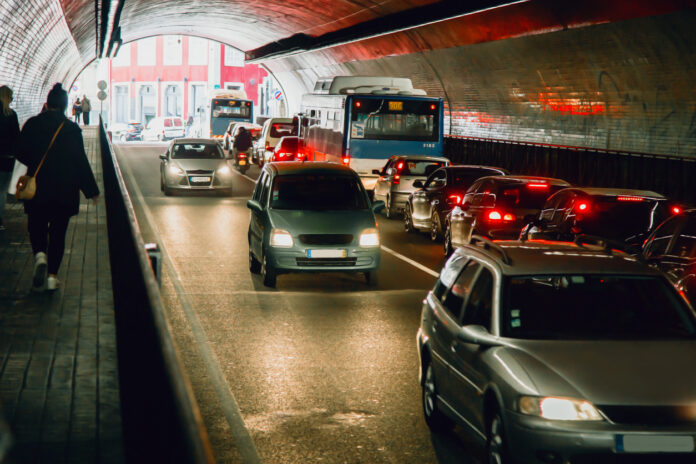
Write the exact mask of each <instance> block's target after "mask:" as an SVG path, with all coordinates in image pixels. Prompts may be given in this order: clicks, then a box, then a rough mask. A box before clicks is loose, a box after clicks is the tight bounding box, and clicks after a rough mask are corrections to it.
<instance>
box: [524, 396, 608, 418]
mask: <svg viewBox="0 0 696 464" xmlns="http://www.w3.org/2000/svg"><path fill="white" fill-rule="evenodd" d="M518 408H519V411H520V412H521V413H522V414H529V415H531V416H539V417H543V418H544V419H549V420H563V421H601V420H604V419H603V417H602V415H601V414H600V413H599V411H597V409H596V408H595V407H594V406H593V405H592V403H590V402H589V401H585V400H576V399H573V398H559V397H554V396H546V397H536V396H522V397H521V398H520V400H519V402H518Z"/></svg>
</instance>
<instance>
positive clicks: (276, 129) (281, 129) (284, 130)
mask: <svg viewBox="0 0 696 464" xmlns="http://www.w3.org/2000/svg"><path fill="white" fill-rule="evenodd" d="M286 135H297V130H295V126H294V125H293V124H292V123H280V122H277V123H273V124H271V137H273V138H276V139H278V138H280V137H285V136H286Z"/></svg>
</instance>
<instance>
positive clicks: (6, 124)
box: [0, 85, 19, 230]
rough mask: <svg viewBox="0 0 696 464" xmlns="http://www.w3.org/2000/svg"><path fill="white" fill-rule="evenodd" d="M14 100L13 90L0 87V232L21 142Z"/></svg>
mask: <svg viewBox="0 0 696 464" xmlns="http://www.w3.org/2000/svg"><path fill="white" fill-rule="evenodd" d="M12 98H13V94H12V89H11V88H9V87H8V86H6V85H3V86H2V87H0V141H1V143H0V230H5V224H4V222H3V215H4V212H5V202H6V201H7V191H8V189H9V186H10V180H11V179H12V171H13V170H14V165H15V156H16V155H17V151H16V150H17V146H18V143H17V142H18V140H19V121H18V120H17V113H15V112H14V110H13V109H12V108H10V103H11V102H12Z"/></svg>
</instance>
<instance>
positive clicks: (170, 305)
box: [115, 143, 481, 464]
mask: <svg viewBox="0 0 696 464" xmlns="http://www.w3.org/2000/svg"><path fill="white" fill-rule="evenodd" d="M165 146H166V145H165V144H159V145H157V144H141V143H128V144H117V145H116V146H115V148H116V153H117V156H118V160H119V164H120V165H121V169H122V171H123V172H124V177H125V179H126V184H127V186H128V189H129V192H130V195H131V197H132V199H133V202H134V205H135V208H136V214H137V216H138V221H139V223H140V227H141V229H142V231H143V236H144V238H145V240H146V242H147V241H154V242H157V243H159V244H160V246H161V247H162V249H163V251H164V271H163V274H164V277H163V285H162V294H163V298H164V301H165V304H166V306H167V311H168V316H169V318H170V323H171V325H172V329H173V332H174V335H175V339H176V341H177V344H178V346H179V348H180V351H181V356H182V359H183V362H184V365H185V367H186V369H187V372H188V374H189V376H190V377H191V381H192V384H193V386H194V390H195V394H196V397H197V399H198V402H199V404H200V407H201V411H202V413H203V416H204V419H205V422H206V425H207V428H208V433H209V435H210V438H211V442H212V444H213V447H214V451H215V454H216V458H217V460H218V462H226V463H227V462H232V463H236V462H239V463H245V464H246V463H254V462H263V463H273V464H276V463H278V464H280V463H307V462H322V463H431V462H432V463H450V462H452V463H453V462H458V463H461V462H464V463H475V462H479V461H480V459H481V458H480V455H481V450H480V449H478V448H476V447H475V446H474V445H473V444H472V443H471V442H470V440H469V438H468V437H467V436H466V435H465V433H464V432H463V431H462V430H460V429H459V428H456V429H455V430H454V431H453V432H451V433H448V434H444V435H433V434H431V433H430V431H429V430H428V428H427V426H426V425H425V422H424V420H423V415H422V410H421V402H420V386H419V384H418V357H417V353H416V331H417V329H418V325H419V317H420V310H421V302H422V300H423V298H424V297H425V295H426V293H427V291H428V290H429V289H430V288H432V286H433V284H434V281H435V277H434V276H433V274H435V273H436V272H437V271H439V269H440V268H441V266H442V263H443V255H442V248H441V245H440V244H433V243H432V242H430V240H429V239H428V237H427V236H426V235H424V234H406V233H405V232H404V230H403V227H402V224H401V221H400V220H389V219H385V218H384V217H382V216H379V217H378V222H379V230H380V237H381V240H382V244H383V245H384V247H386V249H384V248H383V251H382V265H381V268H380V270H379V285H378V286H377V287H369V286H367V285H366V284H365V282H364V280H363V277H362V275H360V274H356V275H351V274H329V273H326V274H299V275H281V276H280V277H279V278H278V285H277V289H268V288H266V287H264V286H263V284H262V283H261V279H260V278H259V277H258V276H255V275H252V274H251V273H250V272H249V270H248V246H247V241H246V236H247V229H248V225H249V211H248V209H247V208H246V201H247V199H248V198H249V197H250V195H251V192H252V190H253V187H254V183H253V180H254V179H255V178H256V176H257V175H258V172H259V171H258V169H257V168H256V167H253V168H252V169H251V170H250V171H249V172H248V173H247V176H242V175H237V176H236V178H235V180H236V182H235V188H234V194H233V195H232V196H231V197H219V196H212V195H185V196H184V195H177V196H173V197H165V196H164V195H163V194H162V193H161V192H160V190H159V163H160V161H159V157H158V155H159V154H160V153H162V152H164V150H165ZM235 172H236V171H235ZM387 250H389V251H387Z"/></svg>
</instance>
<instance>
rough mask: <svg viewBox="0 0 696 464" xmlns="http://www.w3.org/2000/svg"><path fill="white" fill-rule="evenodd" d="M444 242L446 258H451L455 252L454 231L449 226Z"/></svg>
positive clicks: (446, 228) (446, 229)
mask: <svg viewBox="0 0 696 464" xmlns="http://www.w3.org/2000/svg"><path fill="white" fill-rule="evenodd" d="M444 242H445V245H444V249H445V256H449V255H451V254H452V252H453V251H454V247H453V246H452V231H451V230H450V227H449V224H448V225H447V226H446V227H445V238H444Z"/></svg>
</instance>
